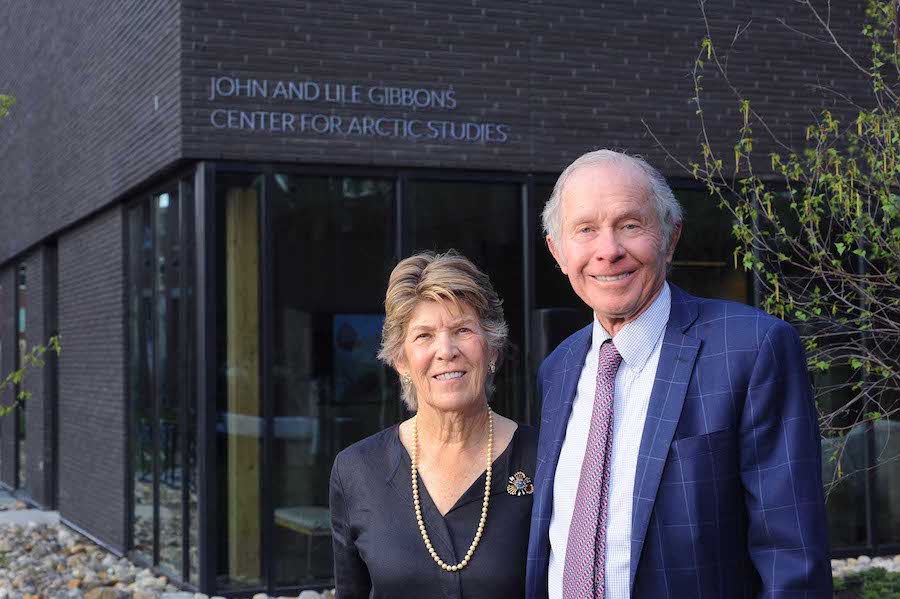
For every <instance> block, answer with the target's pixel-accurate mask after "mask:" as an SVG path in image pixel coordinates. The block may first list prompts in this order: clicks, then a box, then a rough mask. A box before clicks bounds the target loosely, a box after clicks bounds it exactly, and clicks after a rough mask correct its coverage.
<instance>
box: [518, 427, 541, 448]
mask: <svg viewBox="0 0 900 599" xmlns="http://www.w3.org/2000/svg"><path fill="white" fill-rule="evenodd" d="M518 424H519V428H517V429H516V441H517V442H518V443H520V444H522V445H525V446H526V447H533V448H537V443H538V428H537V427H536V426H532V425H530V424H522V423H521V422H519V423H518Z"/></svg>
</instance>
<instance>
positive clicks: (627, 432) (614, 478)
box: [547, 283, 672, 599]
mask: <svg viewBox="0 0 900 599" xmlns="http://www.w3.org/2000/svg"><path fill="white" fill-rule="evenodd" d="M671 303H672V301H671V292H670V290H669V285H668V283H663V288H662V290H661V291H660V293H659V295H658V296H657V298H656V300H654V302H653V303H652V304H651V305H650V307H649V308H647V310H645V311H644V312H643V313H642V314H641V315H640V316H638V317H637V318H636V319H635V320H633V321H632V322H630V323H628V324H626V325H625V326H624V327H622V329H621V330H620V331H619V332H618V334H617V335H616V336H615V337H614V338H613V343H615V344H616V349H618V350H619V354H621V356H622V364H621V365H620V366H619V370H618V372H617V373H616V388H615V397H614V400H613V450H612V457H611V460H612V461H611V463H610V476H611V479H610V485H609V493H610V502H609V519H608V521H607V522H608V523H607V527H606V578H605V580H606V598H607V599H628V598H629V596H630V589H629V580H630V567H631V508H632V495H633V492H634V477H635V472H636V470H637V461H638V449H639V448H640V445H641V436H642V434H643V431H644V421H645V420H646V417H647V407H648V406H649V405H650V392H651V391H652V389H653V382H654V380H655V378H656V367H657V365H658V364H659V354H660V349H661V348H662V340H663V332H664V330H665V328H666V323H668V321H669V311H670V308H671ZM609 338H610V336H609V333H607V332H606V331H605V330H604V329H603V327H602V326H600V323H599V322H598V321H597V319H596V318H595V319H594V326H593V331H592V335H591V349H590V351H588V354H587V359H586V360H585V363H584V368H583V369H582V371H581V376H580V378H579V379H578V390H577V392H576V395H575V400H574V403H573V404H572V415H571V417H570V418H569V423H568V426H567V428H566V438H565V441H564V442H563V445H562V450H561V452H560V455H559V464H558V466H557V468H556V477H555V478H554V480H553V515H552V517H551V520H550V563H549V570H548V580H547V582H548V592H549V599H562V596H563V594H562V592H563V587H562V581H563V568H564V567H565V562H566V540H567V539H568V537H569V525H570V523H571V521H572V512H573V510H574V508H575V495H576V493H577V491H578V482H579V479H580V477H581V462H582V460H583V459H584V452H585V447H586V445H587V438H588V431H589V429H590V425H591V411H592V409H593V404H594V394H595V389H596V383H597V363H598V360H599V351H600V345H602V344H603V342H604V341H606V340H607V339H609Z"/></svg>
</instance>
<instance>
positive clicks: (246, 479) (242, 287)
mask: <svg viewBox="0 0 900 599" xmlns="http://www.w3.org/2000/svg"><path fill="white" fill-rule="evenodd" d="M262 189H263V179H262V177H261V176H254V175H222V176H220V177H218V178H217V184H216V200H217V202H216V205H217V207H218V211H217V214H216V219H217V227H216V230H217V233H218V236H219V239H218V240H217V243H218V247H219V250H218V251H217V256H218V258H219V260H220V264H219V269H220V270H219V272H220V273H221V274H220V276H219V280H218V285H219V289H218V293H217V294H216V295H217V298H218V301H219V304H220V306H219V309H218V310H217V313H218V314H219V315H220V322H219V324H218V326H219V329H220V331H221V333H220V334H219V336H218V338H219V346H218V364H219V365H220V367H219V377H220V380H219V383H218V389H219V393H218V397H217V398H216V409H217V425H216V429H217V433H218V434H217V439H218V440H217V455H218V459H217V464H218V467H219V473H218V477H217V482H218V484H219V492H218V498H219V504H218V514H219V522H218V526H217V527H216V530H217V531H218V534H219V542H218V546H219V548H220V549H219V551H218V555H219V563H218V565H217V572H218V574H219V577H220V586H221V588H241V587H246V586H255V585H259V584H262V578H261V577H262V569H261V521H260V515H261V500H262V493H261V486H260V470H261V464H262V443H261V441H262V431H263V420H262V401H261V399H262V398H261V392H260V391H261V390H260V380H259V368H260V364H259V351H260V330H261V327H260V309H259V282H260V264H259V261H260V255H259V246H260V240H259V205H260V199H261V197H262Z"/></svg>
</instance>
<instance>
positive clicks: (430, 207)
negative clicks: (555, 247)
mask: <svg viewBox="0 0 900 599" xmlns="http://www.w3.org/2000/svg"><path fill="white" fill-rule="evenodd" d="M521 198H522V188H521V186H520V185H518V184H513V183H473V182H468V181H466V182H460V181H411V182H410V183H409V196H408V203H407V205H406V208H407V210H408V214H409V217H408V219H407V222H406V223H405V225H406V228H405V231H404V233H405V234H406V235H407V240H408V241H407V247H409V248H410V249H411V250H412V252H411V253H414V252H417V251H421V250H434V251H446V250H448V249H451V248H455V249H457V250H459V252H460V253H462V254H463V255H464V256H466V257H467V258H469V259H470V260H472V261H473V262H474V263H475V264H477V265H478V267H479V268H481V269H482V270H483V271H484V272H486V273H487V275H488V276H489V277H490V278H491V282H492V283H493V284H494V287H495V289H496V290H497V293H499V294H500V297H501V298H502V299H503V311H504V316H505V317H506V322H507V324H509V346H508V350H507V352H506V355H505V356H504V357H503V360H502V365H501V367H500V368H499V370H498V371H497V377H496V379H495V383H496V391H495V392H494V397H493V399H492V405H493V406H494V409H495V410H497V412H498V413H500V414H503V415H504V416H507V417H508V418H512V419H513V420H519V421H526V420H528V418H529V414H528V411H529V409H528V406H527V405H526V402H525V398H524V392H523V391H524V385H525V372H526V365H525V363H524V356H523V352H522V323H523V313H522V311H523V293H524V289H523V280H524V269H523V265H522V250H523V242H522V201H521ZM528 384H531V383H530V381H529V382H528Z"/></svg>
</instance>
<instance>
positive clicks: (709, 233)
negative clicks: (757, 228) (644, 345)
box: [668, 189, 752, 304]
mask: <svg viewBox="0 0 900 599" xmlns="http://www.w3.org/2000/svg"><path fill="white" fill-rule="evenodd" d="M675 197H677V198H678V201H679V202H680V203H681V206H682V208H683V209H684V217H685V224H684V228H683V229H682V231H681V239H680V240H679V242H678V245H677V246H676V249H675V257H674V260H673V263H672V270H671V271H670V272H669V276H668V280H669V281H670V282H672V283H675V284H676V285H678V286H679V287H681V288H682V289H684V290H685V291H687V292H688V293H690V294H692V295H697V296H700V297H709V298H718V299H728V300H733V301H736V302H741V303H744V304H749V303H752V298H751V297H750V287H749V285H748V276H747V273H745V272H744V271H743V268H741V269H740V270H738V269H736V268H735V267H734V247H735V240H734V238H733V237H732V236H731V223H732V221H733V217H732V215H731V213H729V212H728V211H727V210H725V209H723V208H720V207H719V204H718V200H717V199H716V198H715V197H713V196H711V195H709V194H708V193H706V192H705V191H691V190H684V189H676V190H675Z"/></svg>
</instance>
